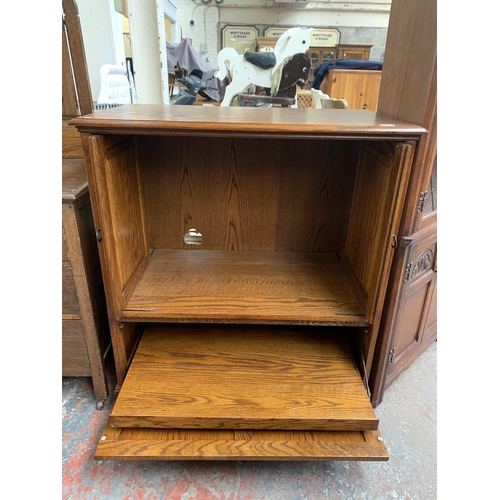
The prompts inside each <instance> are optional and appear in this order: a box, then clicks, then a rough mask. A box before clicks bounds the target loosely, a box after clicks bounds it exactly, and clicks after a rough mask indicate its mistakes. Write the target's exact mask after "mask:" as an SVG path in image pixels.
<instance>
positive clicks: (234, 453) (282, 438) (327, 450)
mask: <svg viewBox="0 0 500 500" xmlns="http://www.w3.org/2000/svg"><path fill="white" fill-rule="evenodd" d="M94 458H95V459H97V460H366V461H375V460H378V461H386V460H389V456H388V454H387V450H386V448H385V445H384V443H383V442H382V440H381V437H380V434H379V432H378V431H365V432H360V431H358V432H356V431H352V432H349V431H338V432H335V431H326V432H325V431H231V430H192V429H127V428H124V429H122V428H120V427H111V426H110V425H109V424H108V425H107V426H106V428H105V429H104V432H103V434H102V437H101V441H100V442H99V444H98V446H97V450H96V452H95V455H94Z"/></svg>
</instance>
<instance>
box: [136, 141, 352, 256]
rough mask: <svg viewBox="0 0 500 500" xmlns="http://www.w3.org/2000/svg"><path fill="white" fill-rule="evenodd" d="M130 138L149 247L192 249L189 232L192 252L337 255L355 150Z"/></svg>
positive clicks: (298, 144)
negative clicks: (187, 237) (198, 238)
mask: <svg viewBox="0 0 500 500" xmlns="http://www.w3.org/2000/svg"><path fill="white" fill-rule="evenodd" d="M137 140H138V154H139V163H140V175H141V181H142V186H143V191H144V202H145V212H146V219H147V234H148V241H149V243H150V245H151V247H154V248H168V249H187V248H193V245H187V244H186V243H184V240H183V236H184V234H186V233H187V231H189V229H191V228H195V229H197V230H198V231H199V232H200V233H201V234H202V241H203V243H202V244H201V245H199V246H196V247H195V249H199V250H245V251H307V252H311V251H318V252H335V251H339V250H340V249H341V247H342V241H343V238H344V232H345V221H346V219H347V216H346V215H347V213H348V208H347V207H348V206H349V200H350V196H351V189H350V187H351V186H352V183H353V180H354V175H355V170H356V166H355V165H356V160H357V151H358V147H359V146H358V144H357V143H355V142H351V143H345V142H343V143H338V142H335V141H331V142H328V141H314V143H313V141H307V140H303V141H290V140H276V139H272V140H271V139H269V140H267V139H229V138H210V139H209V138H201V137H138V138H137ZM313 156H314V161H312V160H311V158H312V157H313Z"/></svg>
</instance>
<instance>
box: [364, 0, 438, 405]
mask: <svg viewBox="0 0 500 500" xmlns="http://www.w3.org/2000/svg"><path fill="white" fill-rule="evenodd" d="M436 25H437V14H436V1H435V0H410V1H403V0H393V2H392V7H391V17H390V22H389V30H388V34H387V46H386V52H385V57H384V69H383V72H382V82H381V88H380V99H379V104H378V109H379V111H382V112H384V113H387V114H390V115H392V116H395V117H397V118H399V119H402V120H410V121H412V122H413V123H417V124H419V125H422V126H424V127H425V128H426V129H427V130H428V134H426V135H425V136H423V137H422V140H421V142H420V145H419V148H418V152H417V155H416V158H415V166H414V169H413V172H412V176H411V179H410V184H409V187H408V194H407V196H406V201H405V206H404V212H403V217H402V221H401V226H400V228H399V231H398V241H399V245H398V249H397V252H396V256H395V260H394V264H393V268H392V270H391V279H390V284H389V288H388V293H387V297H386V306H385V308H384V314H383V318H382V325H381V334H380V336H379V339H378V345H377V350H376V354H375V359H374V366H375V369H374V370H373V372H372V377H371V380H370V386H371V388H372V392H373V401H374V404H378V403H380V402H381V401H382V398H383V394H384V391H385V390H386V389H387V388H388V387H389V386H390V384H391V383H392V382H394V380H396V378H397V377H398V376H399V375H400V374H401V372H402V371H404V370H406V369H407V368H408V367H409V366H410V365H411V363H412V362H413V361H414V360H415V359H416V358H417V357H418V356H419V355H420V354H421V353H422V352H423V351H424V350H425V349H426V348H427V347H428V346H429V344H430V343H432V342H434V341H435V340H436V338H437V295H436V289H437V180H436V175H437V133H436V131H437V41H436V40H437V36H436V33H437V29H436Z"/></svg>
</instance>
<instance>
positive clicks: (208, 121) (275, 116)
mask: <svg viewBox="0 0 500 500" xmlns="http://www.w3.org/2000/svg"><path fill="white" fill-rule="evenodd" d="M70 124H71V125H74V126H76V127H77V128H78V129H79V130H80V131H81V132H96V133H124V132H126V133H135V134H165V135H170V134H191V135H217V134H221V135H222V134H224V135H225V134H231V135H245V134H254V135H260V136H266V135H268V136H271V137H272V136H290V137H301V136H303V137H315V136H316V137H322V136H323V137H332V138H334V137H339V138H341V137H349V136H369V137H378V136H381V137H394V136H395V137H401V138H406V137H407V136H411V137H418V136H420V135H421V134H424V133H426V130H425V129H424V128H422V127H420V126H418V125H413V124H409V123H406V122H403V121H401V120H396V119H393V118H390V117H388V116H386V115H382V114H380V113H374V112H372V111H365V110H337V109H306V108H260V107H259V108H257V107H220V106H168V105H154V104H127V105H124V106H119V107H116V108H112V109H109V110H105V111H95V112H94V113H92V114H90V115H85V116H81V117H78V118H74V119H73V120H71V122H70Z"/></svg>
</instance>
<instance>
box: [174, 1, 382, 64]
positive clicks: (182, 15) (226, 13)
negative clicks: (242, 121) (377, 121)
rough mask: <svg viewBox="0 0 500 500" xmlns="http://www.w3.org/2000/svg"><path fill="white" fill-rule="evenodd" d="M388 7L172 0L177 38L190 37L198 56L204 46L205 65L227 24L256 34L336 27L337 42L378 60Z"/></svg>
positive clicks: (377, 4)
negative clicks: (365, 49)
mask: <svg viewBox="0 0 500 500" xmlns="http://www.w3.org/2000/svg"><path fill="white" fill-rule="evenodd" d="M205 1H207V0H205ZM390 7H391V1H390V0H362V1H361V0H359V1H353V2H340V1H338V0H330V1H325V2H314V3H309V4H308V5H307V6H305V7H304V8H298V9H291V8H288V7H286V6H285V7H282V8H276V7H274V4H273V1H272V0H223V3H221V4H219V5H217V4H216V3H215V0H211V2H210V3H209V4H208V5H205V4H203V3H201V0H196V2H194V1H193V0H178V3H177V30H178V36H179V39H180V37H181V36H182V37H184V38H192V39H193V47H194V48H195V49H196V51H197V52H198V53H201V47H202V44H206V45H207V50H208V57H209V62H210V63H211V64H212V65H213V66H214V67H215V65H216V59H217V54H218V52H219V50H220V49H221V48H222V47H221V46H220V34H219V31H220V29H221V28H223V27H224V26H225V25H227V24H229V25H231V24H250V25H255V26H256V27H257V28H258V29H259V34H260V35H263V34H264V33H263V30H264V29H265V27H266V26H269V25H290V26H304V27H308V26H311V27H318V28H320V27H322V28H327V27H331V28H337V29H339V31H340V32H341V40H340V41H341V43H361V44H369V45H373V46H374V47H373V48H372V53H371V57H370V58H371V59H372V60H380V59H381V58H382V56H383V53H384V51H385V39H386V36H387V27H388V25H389V13H390ZM191 21H194V25H191Z"/></svg>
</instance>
